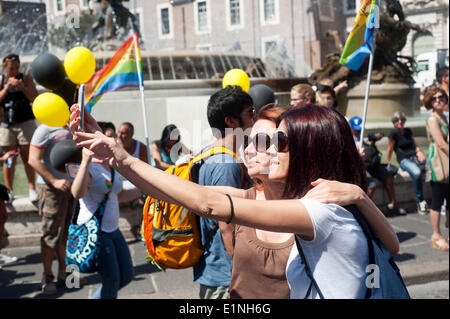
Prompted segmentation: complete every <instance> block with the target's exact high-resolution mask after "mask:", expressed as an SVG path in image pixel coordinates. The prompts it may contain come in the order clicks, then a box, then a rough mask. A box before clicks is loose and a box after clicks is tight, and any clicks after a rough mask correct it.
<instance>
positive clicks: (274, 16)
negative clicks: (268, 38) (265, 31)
mask: <svg viewBox="0 0 450 319" xmlns="http://www.w3.org/2000/svg"><path fill="white" fill-rule="evenodd" d="M278 2H279V0H260V16H261V25H267V24H278V23H280V18H279V3H278Z"/></svg>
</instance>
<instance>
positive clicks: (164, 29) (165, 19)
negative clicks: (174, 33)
mask: <svg viewBox="0 0 450 319" xmlns="http://www.w3.org/2000/svg"><path fill="white" fill-rule="evenodd" d="M161 34H164V35H166V34H170V21H169V8H163V9H161Z"/></svg>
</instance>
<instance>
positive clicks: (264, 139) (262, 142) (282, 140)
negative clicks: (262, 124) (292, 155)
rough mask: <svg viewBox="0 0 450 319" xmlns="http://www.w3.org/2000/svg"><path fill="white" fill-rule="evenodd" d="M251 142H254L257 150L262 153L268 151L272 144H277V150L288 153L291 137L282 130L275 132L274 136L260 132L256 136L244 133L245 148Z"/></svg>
mask: <svg viewBox="0 0 450 319" xmlns="http://www.w3.org/2000/svg"><path fill="white" fill-rule="evenodd" d="M250 144H253V145H254V146H255V149H256V151H257V152H260V153H262V152H265V151H267V150H268V149H269V148H270V146H271V145H274V146H275V150H276V151H277V152H280V153H286V152H288V151H289V148H288V146H289V138H288V137H287V136H286V134H284V132H281V131H278V132H275V133H273V136H272V137H270V136H269V135H268V134H266V133H258V134H256V135H255V136H254V137H250V136H248V135H244V149H245V148H247V147H248V146H249V145H250Z"/></svg>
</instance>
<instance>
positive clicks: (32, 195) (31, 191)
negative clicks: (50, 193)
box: [28, 188, 39, 203]
mask: <svg viewBox="0 0 450 319" xmlns="http://www.w3.org/2000/svg"><path fill="white" fill-rule="evenodd" d="M28 197H29V198H30V202H32V203H35V202H37V201H38V200H39V195H38V193H37V192H36V190H35V189H31V188H30V189H29V191H28Z"/></svg>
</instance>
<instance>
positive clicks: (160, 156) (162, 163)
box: [151, 124, 190, 170]
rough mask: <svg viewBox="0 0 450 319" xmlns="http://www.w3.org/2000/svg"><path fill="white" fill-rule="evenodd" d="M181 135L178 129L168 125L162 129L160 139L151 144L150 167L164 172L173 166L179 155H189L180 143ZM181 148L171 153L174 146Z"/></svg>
mask: <svg viewBox="0 0 450 319" xmlns="http://www.w3.org/2000/svg"><path fill="white" fill-rule="evenodd" d="M180 140H181V135H180V132H179V130H178V128H177V127H176V126H175V125H173V124H169V125H167V126H166V127H164V129H163V131H162V134H161V139H159V140H157V141H154V142H152V145H151V146H152V165H153V166H154V167H156V168H159V169H162V170H166V169H168V168H169V167H170V166H172V165H174V164H175V162H176V161H177V159H178V156H179V155H180V154H181V153H187V154H188V153H190V151H189V150H188V149H187V148H186V146H184V145H183V144H182V143H179V142H180ZM177 143H179V144H178V145H179V146H181V147H180V148H179V149H178V150H176V151H175V152H172V148H173V146H174V145H175V144H177Z"/></svg>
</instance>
